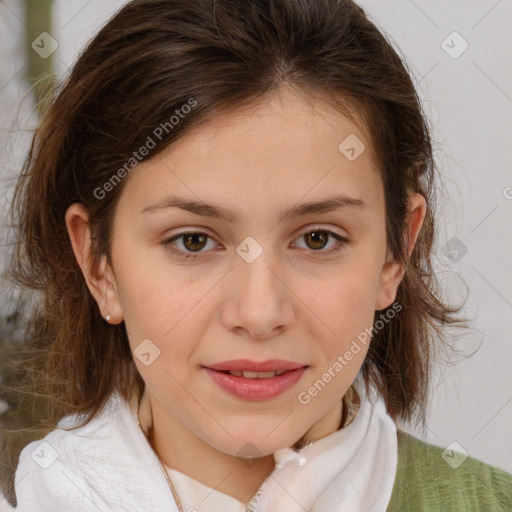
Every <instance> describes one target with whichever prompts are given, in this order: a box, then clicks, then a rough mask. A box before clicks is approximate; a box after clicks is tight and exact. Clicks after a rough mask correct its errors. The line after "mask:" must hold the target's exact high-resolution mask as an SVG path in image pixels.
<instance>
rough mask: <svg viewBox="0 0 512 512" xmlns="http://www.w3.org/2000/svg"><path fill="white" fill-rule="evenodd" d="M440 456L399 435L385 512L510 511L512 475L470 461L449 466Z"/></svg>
mask: <svg viewBox="0 0 512 512" xmlns="http://www.w3.org/2000/svg"><path fill="white" fill-rule="evenodd" d="M443 452H444V449H443V448H441V447H438V446H434V445H431V444H428V443H425V442H424V441H421V440H420V439H417V438H415V437H414V436H412V435H411V434H408V433H406V432H404V431H400V430H399V431H398V465H397V472H396V477H395V483H394V487H393V493H392V495H391V500H390V502H389V505H388V508H387V512H398V511H400V512H404V511H414V512H421V511H428V512H437V511H439V512H447V511H453V512H458V511H461V512H462V511H464V512H472V511H474V512H480V511H483V510H489V511H493V512H501V511H502V512H505V511H508V512H510V511H512V475H510V474H509V473H507V472H505V471H503V470H501V469H498V468H496V467H493V466H490V465H488V464H485V463H484V462H481V461H479V460H476V459H473V458H471V457H468V458H466V459H464V460H463V459H459V460H458V461H457V463H454V464H451V465H450V464H448V462H446V461H445V459H443V457H442V453H443Z"/></svg>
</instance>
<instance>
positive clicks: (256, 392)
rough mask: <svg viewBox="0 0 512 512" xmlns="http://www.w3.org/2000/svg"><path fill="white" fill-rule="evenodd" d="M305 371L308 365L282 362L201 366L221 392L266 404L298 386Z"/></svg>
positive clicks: (233, 362)
mask: <svg viewBox="0 0 512 512" xmlns="http://www.w3.org/2000/svg"><path fill="white" fill-rule="evenodd" d="M272 367H273V369H272ZM307 368H308V365H304V364H302V363H295V362H291V361H284V360H271V361H264V362H261V363H258V362H255V361H249V360H236V361H226V362H224V363H218V364H215V365H210V366H208V367H207V366H203V370H204V371H205V372H206V373H207V374H208V375H209V376H210V377H211V378H212V380H213V382H215V383H216V384H217V385H218V386H219V387H220V388H221V389H222V390H223V391H225V392H227V393H228V394H230V395H233V396H235V397H237V398H241V399H243V400H251V401H261V400H267V399H270V398H273V397H276V396H278V395H280V394H281V393H284V392H285V391H287V390H289V389H290V388H292V387H293V386H294V385H295V384H297V382H298V381H299V380H300V379H301V377H302V375H303V374H304V372H305V371H306V369H307Z"/></svg>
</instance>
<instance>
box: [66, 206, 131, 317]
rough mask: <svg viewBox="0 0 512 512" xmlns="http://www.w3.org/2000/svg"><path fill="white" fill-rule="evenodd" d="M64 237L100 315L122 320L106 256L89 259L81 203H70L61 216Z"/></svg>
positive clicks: (88, 239)
mask: <svg viewBox="0 0 512 512" xmlns="http://www.w3.org/2000/svg"><path fill="white" fill-rule="evenodd" d="M65 220H66V226H67V229H68V234H69V237H70V239H71V245H72V246H73V252H74V253H75V257H76V259H77V261H78V264H79V265H80V268H81V269H82V272H83V274H84V277H85V281H86V283H87V286H88V288H89V290H90V292H91V294H92V295H93V297H94V299H95V300H96V302H97V304H98V306H99V309H100V312H101V316H102V317H103V318H106V317H107V315H110V321H109V323H111V324H118V323H120V322H122V321H123V313H122V309H121V306H120V302H119V296H118V290H117V286H116V282H115V278H114V274H113V271H112V269H111V268H110V266H109V265H108V263H107V256H106V255H101V256H100V257H99V259H98V258H96V259H95V258H93V256H94V252H93V251H94V247H93V243H92V236H91V229H90V225H89V212H88V211H87V209H86V208H85V206H84V205H83V204H81V203H74V204H72V205H71V206H70V207H69V208H68V209H67V211H66V215H65Z"/></svg>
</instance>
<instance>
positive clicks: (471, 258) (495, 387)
mask: <svg viewBox="0 0 512 512" xmlns="http://www.w3.org/2000/svg"><path fill="white" fill-rule="evenodd" d="M123 3H124V2H123V1H121V0H89V1H87V0H56V1H55V14H56V17H55V23H54V26H55V29H54V33H53V34H52V36H53V37H54V38H55V39H56V40H57V41H58V43H59V48H58V50H57V53H56V56H57V59H56V60H57V71H58V74H59V76H60V77H62V76H63V75H64V74H65V73H66V72H67V68H68V66H70V65H71V64H72V63H73V61H74V59H75V56H76V55H77V52H78V51H79V50H80V48H81V47H82V46H83V44H84V43H85V42H86V41H87V40H88V39H89V38H90V37H91V35H92V34H93V33H94V32H96V31H97V30H98V29H99V28H100V26H101V25H102V24H103V23H104V22H105V21H106V20H107V19H108V17H109V15H110V14H111V13H112V12H114V11H115V10H116V9H117V8H118V7H120V6H121V5H122V4H123ZM359 4H360V5H362V6H363V7H364V8H365V10H367V12H368V14H369V15H370V17H371V18H372V20H373V21H374V22H375V23H376V24H377V25H378V26H379V27H380V28H381V29H382V30H384V31H385V32H386V33H387V35H388V37H389V38H390V39H391V40H392V41H393V42H394V44H396V45H397V46H398V48H399V49H400V52H401V54H402V56H404V57H405V59H406V60H407V62H408V65H409V67H410V70H411V72H412V74H413V75H414V79H415V83H416V84H417V87H418V90H419V94H420V97H421V98H422V101H423V104H424V108H425V109H426V111H427V113H428V115H429V117H430V119H431V123H432V126H433V132H432V134H433V138H434V141H435V148H436V160H437V162H438V164H439V167H440V170H441V173H442V175H443V189H442V190H441V191H440V194H441V195H440V201H441V203H440V206H439V213H440V215H439V220H440V221H441V224H440V226H439V231H438V242H437V245H436V256H435V258H434V261H435V263H436V269H437V271H438V272H439V275H441V276H442V281H443V283H445V285H446V289H447V291H446V293H447V296H448V297H449V298H450V299H451V300H452V301H457V300H459V299H460V298H461V297H462V296H463V294H464V290H465V289H464V286H463V285H462V281H461V278H462V279H463V280H464V281H465V282H466V283H467V284H468V286H469V299H468V303H467V308H466V309H465V313H466V315H467V316H469V317H470V318H472V319H473V326H474V328H473V330H472V331H471V332H470V333H469V334H468V335H467V336H465V337H464V338H462V339H460V340H459V341H458V342H457V346H458V347H460V349H461V350H465V351H466V352H467V353H470V352H471V349H472V348H475V347H476V346H477V345H478V344H479V343H480V342H481V343H482V345H481V348H480V349H479V350H478V351H477V352H476V353H475V354H474V355H473V356H472V357H470V358H468V359H465V360H462V361H461V362H459V363H458V364H457V365H456V366H453V365H446V364H439V365H438V367H437V370H436V375H435V380H434V388H433V397H432V400H431V407H430V411H429V416H428V430H427V432H426V435H423V433H422V432H420V431H419V430H417V429H413V428H408V429H407V428H406V429H407V430H409V431H411V432H413V433H414V434H415V435H417V436H418V437H420V438H422V439H425V440H427V441H428V442H430V443H432V444H436V445H439V446H442V447H446V446H448V445H449V444H450V443H452V442H454V441H455V442H457V443H458V446H456V447H455V449H456V450H460V449H464V450H466V451H467V452H468V453H469V455H470V456H472V457H475V458H478V459H480V460H483V461H485V462H487V463H490V464H493V465H495V466H497V467H500V468H503V469H505V470H507V471H508V472H511V473H512V456H511V455H512V436H511V432H512V372H511V370H510V366H511V361H512V339H511V335H510V332H511V330H512V320H511V318H512V272H511V271H510V266H511V257H510V254H511V252H512V230H511V229H510V220H511V219H512V172H511V149H510V148H511V145H512V122H511V114H512V67H511V66H510V53H511V52H510V49H511V42H512V32H511V30H510V27H511V22H512V1H511V0H498V1H496V0H472V1H469V0H457V1H455V0H451V1H446V0H444V1H442V0H435V1H433V0H430V1H427V0H415V1H413V0H392V1H386V2H383V1H382V0H381V1H379V0H364V1H359ZM22 19H23V16H22V12H21V5H20V2H17V1H16V0H5V1H4V3H3V4H2V3H0V38H1V41H0V43H1V44H0V59H1V60H0V62H1V70H0V143H1V146H0V147H1V150H2V153H1V168H0V173H1V174H0V208H1V207H2V205H5V204H6V201H7V197H8V194H9V188H10V186H12V183H13V180H12V177H13V176H15V174H16V172H17V170H18V169H19V167H20V165H21V159H22V157H23V155H24V152H25V151H26V145H27V142H28V140H29V137H30V129H31V128H33V127H34V125H35V117H34V115H33V114H31V109H33V106H32V105H31V104H30V100H29V99H27V100H25V101H24V102H23V103H21V99H22V97H23V95H24V94H25V93H26V89H25V86H24V84H23V82H22V79H21V77H22V75H23V70H24V65H25V63H24V61H23V58H22V51H21V50H22V42H21V37H22V35H23V28H24V27H23V24H22V21H21V20H22ZM454 31H456V32H458V33H459V34H460V36H461V37H462V38H463V39H461V38H460V37H459V36H455V38H454V37H453V36H452V37H451V38H448V39H447V40H446V38H447V36H449V35H450V34H451V33H452V32H454ZM445 40H446V42H445V43H444V45H443V46H444V48H443V46H442V42H443V41H445ZM464 40H465V41H466V42H467V44H468V45H469V46H468V48H467V50H466V51H465V52H464V53H462V54H461V55H460V56H458V57H457V58H453V57H452V56H450V55H449V54H448V53H447V52H446V51H445V49H447V50H448V51H450V52H451V53H452V55H455V54H456V53H458V52H459V51H460V49H462V48H463V46H462V45H463V44H464ZM449 47H451V48H449ZM20 130H21V131H20ZM27 130H28V131H27ZM0 213H1V211H0ZM4 232H5V231H4ZM454 237H456V238H457V239H458V240H459V241H460V242H457V243H458V244H459V247H462V248H464V247H465V248H466V249H467V252H466V253H465V254H464V255H463V256H462V258H460V254H462V253H460V254H459V256H458V257H457V256H455V255H452V256H451V258H452V259H450V258H449V257H447V256H445V255H444V251H445V249H444V248H445V246H446V244H447V243H448V241H451V242H450V244H453V243H454V242H453V238H454ZM450 247H452V246H450ZM1 257H2V256H1V254H0V258H1ZM459 258H460V259H459ZM0 263H1V260H0ZM4 300H5V299H4ZM0 307H2V305H1V304H0ZM3 307H4V311H6V312H8V309H9V304H6V305H5V306H3ZM1 312H2V310H1V309H0V313H1ZM0 405H1V404H0Z"/></svg>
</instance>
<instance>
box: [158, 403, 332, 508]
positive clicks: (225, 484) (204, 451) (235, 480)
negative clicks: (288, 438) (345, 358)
mask: <svg viewBox="0 0 512 512" xmlns="http://www.w3.org/2000/svg"><path fill="white" fill-rule="evenodd" d="M150 403H151V410H152V415H153V429H152V436H151V440H150V442H151V444H152V447H153V449H154V451H155V452H156V453H157V454H158V456H159V457H160V459H161V460H162V462H163V463H164V464H165V465H166V466H167V467H169V468H172V469H175V470H177V471H180V472H181V473H183V474H185V475H187V476H189V477H191V478H193V479H195V480H197V481H198V482H201V483H202V484H204V485H207V486H208V487H211V488H214V489H215V490H217V491H219V492H221V493H224V494H227V495H228V496H232V497H233V498H235V499H237V500H238V501H240V502H242V503H248V502H249V501H250V500H251V499H252V497H253V496H254V495H255V494H256V492H257V491H258V489H259V488H260V486H261V485H262V483H263V482H264V481H265V479H266V478H267V477H268V476H269V475H270V474H271V473H272V471H273V470H274V458H273V455H267V456H264V457H259V458H255V459H249V460H248V461H247V463H246V464H245V463H244V462H243V461H242V460H241V459H240V458H239V457H236V456H233V455H229V454H227V453H224V452H221V451H219V450H217V449H215V448H214V447H212V446H211V445H209V444H207V443H205V442H204V441H203V440H202V439H200V438H198V437H197V436H195V435H194V434H193V433H192V432H190V430H188V429H187V428H186V427H185V426H184V425H183V424H181V423H180V422H179V421H178V420H177V419H176V418H174V417H173V416H172V415H170V414H169V412H168V411H167V410H166V409H165V408H164V407H163V406H162V405H161V404H160V403H159V401H158V400H156V399H154V398H153V397H152V396H151V395H150ZM341 413H342V405H341V401H339V402H338V403H337V404H336V406H335V407H334V408H333V409H331V410H330V411H329V412H328V413H327V414H326V415H325V416H324V417H323V418H321V419H320V421H318V422H317V423H316V424H314V425H313V426H312V427H311V428H310V429H309V430H308V431H307V432H306V433H305V435H304V436H303V437H302V438H301V440H300V441H301V444H302V445H304V444H307V443H309V442H314V441H316V440H318V439H321V438H322V437H325V436H327V435H329V434H331V433H333V432H335V431H336V430H337V429H338V427H339V424H340V421H341V416H342V415H341ZM296 444H297V443H296ZM197 461H201V464H198V463H197Z"/></svg>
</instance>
